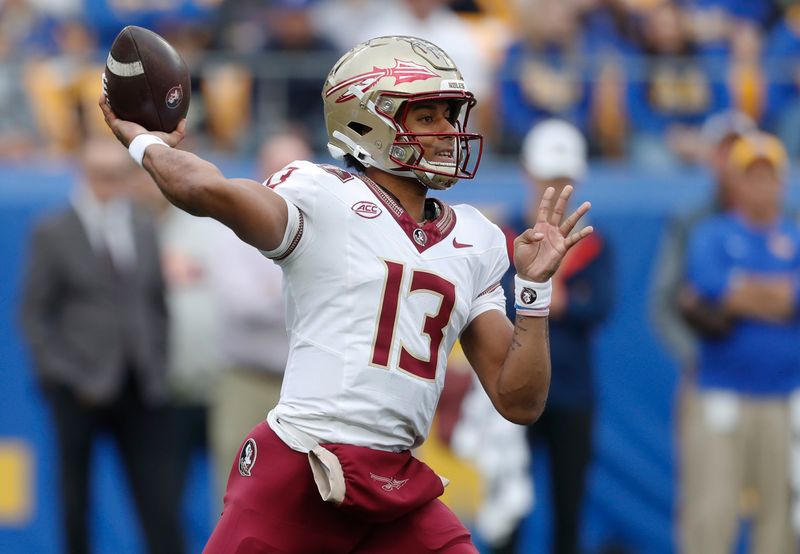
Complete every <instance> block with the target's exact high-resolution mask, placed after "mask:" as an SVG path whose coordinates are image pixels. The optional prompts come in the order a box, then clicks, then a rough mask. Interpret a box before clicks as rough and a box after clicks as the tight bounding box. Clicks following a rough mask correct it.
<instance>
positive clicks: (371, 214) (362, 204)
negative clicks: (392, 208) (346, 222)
mask: <svg viewBox="0 0 800 554" xmlns="http://www.w3.org/2000/svg"><path fill="white" fill-rule="evenodd" d="M352 210H353V211H354V212H356V213H357V214H358V215H360V216H361V217H365V218H367V219H375V218H376V217H378V216H379V215H381V214H382V213H383V211H382V210H381V209H380V208H379V207H378V205H377V204H375V203H374V202H368V201H366V200H361V201H359V202H356V203H355V204H353V207H352Z"/></svg>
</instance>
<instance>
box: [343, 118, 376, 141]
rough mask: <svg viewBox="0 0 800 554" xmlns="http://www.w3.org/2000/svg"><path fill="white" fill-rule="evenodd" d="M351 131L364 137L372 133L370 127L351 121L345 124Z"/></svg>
mask: <svg viewBox="0 0 800 554" xmlns="http://www.w3.org/2000/svg"><path fill="white" fill-rule="evenodd" d="M347 126H348V127H350V128H351V129H352V130H353V131H355V132H356V133H358V134H359V136H362V137H363V136H364V135H366V134H367V133H369V132H370V131H372V127H370V126H369V125H364V124H363V123H359V122H358V121H351V122H350V123H348V124H347Z"/></svg>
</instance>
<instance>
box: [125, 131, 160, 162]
mask: <svg viewBox="0 0 800 554" xmlns="http://www.w3.org/2000/svg"><path fill="white" fill-rule="evenodd" d="M152 144H163V145H164V146H166V147H167V148H169V144H167V143H166V142H164V141H163V140H161V139H160V138H158V137H157V136H155V135H149V134H147V133H142V134H141V135H136V136H135V137H133V140H132V141H131V143H130V145H128V152H129V153H130V155H131V157H132V158H133V159H134V160H135V161H136V163H137V164H139V165H140V166H141V165H142V160H143V159H144V151H145V150H147V147H148V146H150V145H152Z"/></svg>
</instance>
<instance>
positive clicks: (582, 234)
mask: <svg viewBox="0 0 800 554" xmlns="http://www.w3.org/2000/svg"><path fill="white" fill-rule="evenodd" d="M593 232H594V227H592V226H591V225H589V226H588V227H584V228H583V229H581V230H580V231H577V232H575V233H572V234H571V235H570V236H568V237H567V239H566V240H565V241H564V245H565V246H566V247H567V250H569V249H570V248H572V247H573V246H575V245H576V244H578V243H579V242H580V241H582V240H583V239H585V238H586V237H588V236H589V235H591V234H592V233H593Z"/></svg>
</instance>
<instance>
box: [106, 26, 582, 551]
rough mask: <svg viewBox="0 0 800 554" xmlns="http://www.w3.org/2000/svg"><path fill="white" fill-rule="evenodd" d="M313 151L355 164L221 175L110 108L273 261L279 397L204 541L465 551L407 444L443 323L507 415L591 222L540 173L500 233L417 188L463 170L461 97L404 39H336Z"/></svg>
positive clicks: (543, 349) (170, 177)
mask: <svg viewBox="0 0 800 554" xmlns="http://www.w3.org/2000/svg"><path fill="white" fill-rule="evenodd" d="M322 100H323V102H324V106H325V119H326V124H327V129H328V139H329V143H328V149H329V151H330V153H331V154H332V155H333V157H334V158H336V159H339V160H342V161H344V163H345V164H346V166H347V167H348V168H349V169H350V171H346V170H343V169H341V168H339V167H336V166H329V165H315V164H313V163H310V162H307V161H297V162H293V163H291V164H289V165H288V166H287V167H285V168H284V169H282V170H281V171H279V172H277V173H276V174H274V175H272V176H271V177H269V178H268V179H267V180H266V181H265V182H264V183H257V182H255V181H248V180H244V179H228V178H226V177H224V176H223V175H222V174H221V173H220V171H219V170H218V169H217V168H216V167H215V166H214V165H212V164H210V163H209V162H207V161H204V160H202V159H200V158H198V157H197V156H195V155H193V154H191V153H188V152H184V151H180V150H176V149H173V148H171V147H173V146H175V145H177V144H178V143H179V142H180V141H181V139H182V138H183V136H184V128H185V122H183V123H181V125H179V127H178V129H177V130H176V131H175V132H173V133H171V134H164V133H152V132H149V131H148V130H147V129H144V128H142V127H141V126H139V125H137V124H134V123H131V122H128V121H122V120H120V119H118V118H117V117H116V116H115V115H114V114H113V112H112V111H111V110H110V108H109V107H108V106H107V104H106V102H105V99H104V98H101V99H100V106H101V109H102V110H103V113H104V115H105V118H106V122H107V123H108V125H109V127H110V128H111V129H112V131H113V132H114V134H115V135H116V136H117V138H118V139H119V140H120V141H121V142H122V143H123V144H124V145H125V146H126V147H128V149H129V150H130V152H131V155H132V156H133V157H134V158H135V159H136V160H137V161H139V163H140V164H142V165H143V167H144V168H145V169H146V170H147V171H148V172H149V173H150V175H152V177H153V179H154V180H155V181H156V183H157V184H158V186H159V187H160V188H161V190H162V191H163V193H164V195H165V196H166V197H167V198H168V199H169V200H170V201H171V202H173V203H174V204H175V205H176V206H178V207H180V208H182V209H184V210H186V211H187V212H189V213H191V214H195V215H198V216H209V217H213V218H215V219H217V220H219V221H221V222H222V223H224V224H225V225H227V226H228V227H230V228H231V229H233V231H235V232H236V234H237V235H238V236H239V237H240V238H241V239H242V240H243V241H245V242H247V243H249V244H250V245H252V246H254V247H255V248H257V249H259V250H260V251H262V252H263V254H264V255H265V256H267V257H269V258H271V259H273V260H275V262H276V263H278V264H279V265H280V266H281V268H282V269H283V272H284V276H285V279H284V283H285V284H284V294H285V297H286V306H287V308H286V309H287V314H286V315H287V329H288V333H289V340H290V354H289V361H288V366H287V368H286V374H285V378H284V384H283V389H282V391H281V399H280V402H279V404H278V406H277V407H276V408H275V409H274V410H272V411H271V412H270V413H269V414H268V415H267V416H266V419H265V421H264V422H262V423H260V424H259V425H257V426H256V427H255V428H254V429H253V430H252V431H251V432H250V433H249V434H248V436H246V437H244V438H243V443H242V448H241V451H240V455H239V456H238V457H237V459H236V460H233V461H232V467H231V472H230V477H229V480H228V486H227V490H226V493H225V500H224V511H223V514H222V517H221V518H220V520H219V522H218V524H217V527H216V529H215V530H214V532H213V534H212V536H211V538H210V539H209V542H208V544H207V546H206V550H205V551H206V552H208V553H214V554H216V553H239V554H244V553H261V552H297V553H306V552H308V553H315V552H320V553H323V552H324V553H345V552H384V553H385V552H397V553H412V552H413V553H422V552H448V553H462V552H471V553H474V552H477V550H476V549H475V547H474V546H473V545H472V542H471V539H470V535H469V532H468V531H467V530H466V529H465V528H464V526H463V525H462V524H461V523H460V522H459V521H458V519H457V518H456V517H455V515H454V514H453V513H452V512H451V511H450V510H449V509H448V508H447V507H446V506H445V505H444V504H443V503H442V502H441V501H439V500H438V496H440V495H441V494H442V492H443V490H444V486H445V485H446V479H444V478H443V477H440V476H438V475H436V474H435V473H434V472H433V471H432V470H431V469H430V468H429V467H428V466H426V465H425V464H423V463H422V462H420V461H419V460H417V459H416V458H414V457H413V456H412V455H411V449H412V448H414V447H415V446H418V445H419V444H420V443H422V441H423V440H424V439H425V437H426V436H427V434H428V432H429V430H430V427H431V421H432V418H433V414H434V410H435V408H436V404H437V401H438V399H439V394H440V393H441V390H442V387H443V384H444V375H445V366H446V363H447V356H448V353H449V352H450V349H451V348H452V346H453V344H454V343H455V341H456V340H457V339H459V338H460V339H461V342H462V344H463V348H464V352H465V353H466V355H467V357H468V359H469V361H470V363H471V365H472V367H473V368H474V369H475V371H476V373H477V375H478V377H479V378H480V381H481V383H482V384H483V387H484V388H485V389H486V392H487V393H488V395H489V397H490V398H491V400H492V403H493V404H494V406H495V408H496V409H497V410H498V412H500V413H501V414H502V415H503V416H504V417H505V418H507V419H508V420H510V421H513V422H515V423H519V424H527V423H531V422H533V421H535V420H536V419H537V418H538V417H539V415H540V414H541V413H542V410H543V409H544V405H545V401H546V398H547V391H548V387H549V382H550V357H549V350H548V336H547V314H548V308H549V302H550V290H551V289H550V277H551V275H552V274H553V272H554V271H555V270H556V269H557V268H558V266H559V263H560V262H561V260H562V258H563V257H564V254H565V253H566V252H567V250H569V249H570V248H571V247H572V246H574V245H575V244H576V243H577V242H578V241H579V240H581V239H582V238H584V237H586V236H588V235H589V234H590V233H591V232H592V229H591V227H586V228H584V229H582V230H581V231H579V232H573V229H574V227H575V225H576V223H577V222H578V220H579V219H580V217H581V216H582V215H583V214H584V213H586V212H587V211H588V209H589V205H588V203H586V204H583V205H582V206H581V207H579V208H578V209H577V210H576V211H575V212H574V213H572V214H571V215H569V216H568V217H565V216H564V215H565V214H564V209H565V206H566V204H567V200H568V199H569V196H570V194H571V192H572V189H571V188H569V187H567V188H566V189H564V192H563V193H562V194H561V195H560V196H559V197H558V198H555V197H554V196H555V194H554V191H553V189H549V190H548V191H547V192H546V193H545V195H544V198H543V200H542V203H541V206H540V208H539V215H538V219H537V222H536V224H535V226H534V227H533V228H532V229H528V230H526V231H525V232H524V233H522V234H521V235H520V236H519V237H517V239H516V240H515V242H514V259H515V264H516V267H517V268H519V274H518V276H517V280H516V289H517V296H516V297H517V317H516V322H515V323H514V324H513V325H512V324H511V323H510V322H509V320H508V319H507V318H506V316H505V312H504V296H503V291H502V289H501V287H500V280H501V278H502V276H503V274H504V272H505V271H506V268H507V266H508V257H507V251H506V246H505V239H504V236H503V233H502V232H501V231H500V230H499V229H498V228H497V227H496V226H495V225H493V224H492V223H490V222H489V221H488V220H487V219H486V218H484V217H483V216H482V215H481V214H480V213H479V212H478V211H477V210H476V209H474V208H472V207H470V206H466V205H457V206H449V205H447V204H445V203H444V202H441V201H439V200H437V199H435V198H429V197H428V196H427V192H428V190H429V189H434V190H443V189H447V188H449V187H451V186H453V185H454V184H455V183H456V182H457V181H458V180H459V179H470V178H472V177H473V176H474V175H475V170H476V168H477V165H478V162H479V161H480V157H481V151H482V146H483V145H482V141H483V139H482V137H481V136H480V135H479V134H475V133H470V132H468V131H467V122H468V119H469V113H470V110H471V109H472V107H473V106H474V104H475V98H474V97H473V95H472V93H471V92H470V91H469V87H468V86H467V84H466V83H465V82H464V81H463V79H462V77H461V74H460V73H459V71H458V69H457V68H456V66H455V64H454V63H453V61H452V60H451V59H450V57H449V56H448V55H447V54H445V53H444V52H443V51H442V50H441V49H439V48H438V47H437V46H435V45H433V44H431V43H429V42H426V41H424V40H421V39H417V38H413V37H402V36H394V37H379V38H375V39H372V40H370V41H368V42H366V43H363V44H360V45H358V46H356V47H355V48H353V49H352V50H351V51H349V52H348V53H346V54H345V55H344V56H343V57H342V58H341V59H340V60H339V61H338V62H337V63H336V65H335V66H334V67H333V69H332V70H331V71H330V73H329V75H328V77H327V79H326V81H325V85H324V87H323V90H322Z"/></svg>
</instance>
